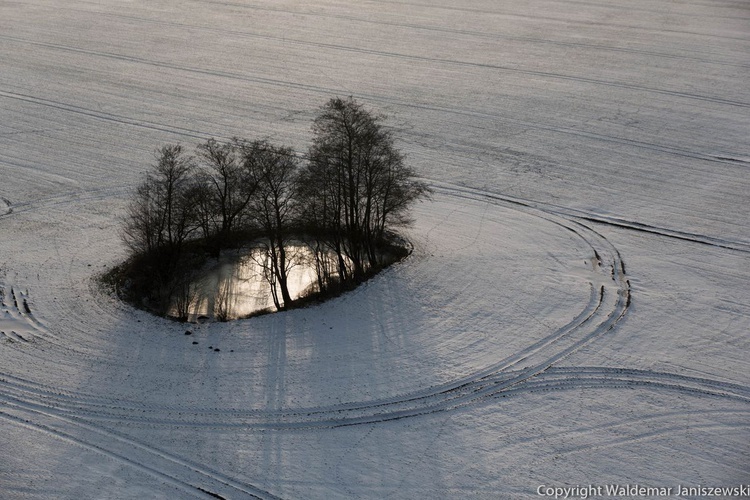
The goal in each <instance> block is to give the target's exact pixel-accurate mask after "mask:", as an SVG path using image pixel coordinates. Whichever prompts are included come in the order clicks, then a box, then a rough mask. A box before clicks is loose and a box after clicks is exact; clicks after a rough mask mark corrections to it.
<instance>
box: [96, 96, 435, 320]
mask: <svg viewBox="0 0 750 500" xmlns="http://www.w3.org/2000/svg"><path fill="white" fill-rule="evenodd" d="M382 122H383V117H382V116H379V115H374V114H373V113H371V112H369V111H368V110H366V109H364V108H363V106H362V105H360V104H359V103H358V102H356V101H355V100H354V99H353V98H351V97H350V98H348V99H340V98H333V99H331V100H330V101H328V102H327V103H326V104H325V105H324V106H323V107H322V108H321V110H320V112H319V114H318V116H317V117H316V118H315V120H314V123H313V128H312V130H313V139H312V144H311V146H310V148H309V151H308V153H307V155H304V156H303V155H297V154H295V152H294V151H293V150H292V149H291V148H289V147H285V146H282V145H275V144H272V143H270V142H268V141H265V140H254V141H250V140H246V139H240V138H234V139H232V140H230V141H227V142H220V141H217V140H215V139H209V140H207V141H206V142H204V143H202V144H200V145H198V146H197V148H196V150H195V154H194V155H190V154H188V153H187V152H186V151H185V149H184V148H183V147H182V146H180V145H165V146H163V147H161V148H160V149H158V150H157V152H156V162H155V164H154V165H153V167H152V169H151V170H150V171H149V172H148V173H147V174H146V175H145V177H144V179H143V181H142V182H141V183H140V185H138V187H137V188H136V189H135V191H134V193H133V196H132V199H131V200H130V202H129V205H128V208H127V212H126V215H125V216H124V217H123V226H122V238H123V241H124V242H125V244H126V245H127V247H128V249H129V251H130V255H129V258H128V260H127V261H126V262H125V263H124V264H123V265H121V266H118V267H117V268H116V269H115V270H113V272H112V273H110V275H109V279H110V282H113V283H115V284H116V285H117V289H118V292H119V293H120V295H121V296H123V297H124V298H126V299H127V300H129V301H130V302H132V303H135V304H137V305H139V306H142V307H146V308H147V309H149V310H152V311H154V312H157V313H158V314H161V315H165V316H167V315H168V316H173V317H175V318H177V319H181V320H186V319H187V318H188V314H189V308H190V304H191V302H192V300H193V293H192V289H191V287H192V286H193V285H192V280H193V278H194V273H195V271H196V269H198V268H200V267H201V266H202V265H204V263H205V262H206V261H207V259H209V258H218V257H219V256H220V255H221V253H222V251H224V250H228V249H237V248H248V249H249V248H252V249H253V250H254V251H256V252H257V251H260V254H261V255H262V256H263V258H262V259H261V261H262V269H263V277H264V279H265V281H266V282H267V283H268V289H269V293H270V294H271V296H272V298H273V304H274V306H275V308H276V309H277V310H282V309H289V308H292V307H296V306H298V305H299V304H300V303H301V302H300V301H298V300H295V298H294V297H292V296H291V294H290V291H289V286H288V283H287V281H288V273H289V270H290V268H291V266H293V265H295V264H296V262H295V258H294V256H292V255H290V254H289V252H290V248H292V246H293V244H294V245H300V244H303V245H305V246H306V248H307V249H308V250H309V251H308V255H309V256H310V257H309V261H310V262H309V263H308V264H309V265H310V266H311V267H312V268H313V269H314V271H315V281H316V282H315V283H314V287H313V288H314V291H313V292H311V293H309V294H308V296H307V297H306V299H307V300H308V301H309V299H311V298H312V299H318V300H320V299H322V298H324V297H327V296H331V295H337V294H339V293H341V292H342V291H345V290H349V289H352V288H354V287H356V286H357V285H358V284H360V283H362V282H363V281H365V280H366V279H368V278H369V277H371V276H372V275H374V274H375V273H377V272H379V271H380V270H381V269H382V268H384V267H385V266H387V265H389V264H390V263H392V262H394V261H395V260H398V259H399V258H402V257H403V256H405V255H406V254H407V253H408V250H407V249H406V247H405V243H404V241H403V240H402V239H401V238H400V237H398V236H397V234H396V233H395V231H394V230H395V229H396V228H397V227H399V226H404V225H405V224H408V222H409V221H410V218H409V209H410V207H411V206H412V205H413V203H414V202H415V201H417V200H419V199H421V198H424V197H426V196H428V195H429V189H428V187H427V186H426V185H425V184H424V183H423V182H420V181H418V180H416V178H415V172H414V171H413V169H411V168H410V167H408V166H407V165H406V164H405V163H404V157H403V155H402V154H401V153H400V152H399V151H398V150H397V149H396V148H395V146H394V138H393V136H392V133H391V132H390V131H389V130H387V129H385V128H384V127H383V125H382ZM215 315H216V317H217V318H218V319H226V314H225V313H223V312H221V311H217V312H215Z"/></svg>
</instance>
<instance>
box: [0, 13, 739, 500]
mask: <svg viewBox="0 0 750 500" xmlns="http://www.w3.org/2000/svg"><path fill="white" fill-rule="evenodd" d="M748 54H750V10H748V8H747V4H745V3H743V2H738V1H733V0H712V1H692V0H690V1H684V2H683V1H679V2H652V1H647V0H633V1H629V2H622V1H615V0H591V1H573V0H530V1H528V2H519V1H511V0H495V1H490V0H466V1H462V2H449V1H448V0H434V1H430V2H426V1H424V0H403V1H395V0H368V1H359V0H355V1H349V0H347V1H344V0H310V1H306V2H301V1H292V0H247V1H244V0H226V1H224V0H221V1H210V0H186V1H182V2H174V1H166V0H148V1H146V0H131V1H128V2H122V1H115V0H101V1H96V2H90V1H84V0H67V1H65V2H60V1H55V0H28V1H23V2H0V299H1V302H2V304H1V305H0V332H1V333H0V497H2V498H3V499H47V498H63V499H80V498H113V499H124V498H134V499H135V498H139V499H140V498H194V497H196V498H215V497H221V498H285V499H293V498H294V499H337V498H367V499H386V498H387V499H416V498H424V499H433V498H493V499H494V498H539V496H538V494H537V491H538V490H537V489H538V487H539V486H540V485H545V486H546V487H562V486H568V487H570V486H576V485H581V486H585V485H606V484H623V485H624V484H631V485H632V484H639V485H646V486H652V487H660V486H661V487H675V486H676V485H678V484H680V485H684V486H698V485H702V486H734V485H739V484H747V483H748V482H750V449H749V448H748V444H749V443H750V357H748V355H747V353H748V352H749V351H750V332H749V331H748V330H749V328H748V327H749V326H750V286H748V283H750V234H748V228H750V209H748V207H749V206H750V134H749V132H750V85H748V82H750V58H749V57H748ZM350 95H351V96H353V97H354V98H355V99H357V100H358V101H359V102H361V103H363V104H364V105H365V106H366V107H367V108H368V109H371V110H373V111H375V112H382V113H385V114H386V115H388V117H389V118H388V120H387V121H386V123H387V125H388V126H389V127H392V128H393V131H394V135H395V137H397V139H398V147H399V148H400V149H401V150H402V151H403V152H404V153H405V154H406V156H407V161H408V162H409V164H410V165H412V166H413V167H414V168H415V169H416V170H417V171H418V172H419V174H420V176H421V177H422V178H423V179H424V180H425V181H426V182H427V183H428V184H429V185H430V186H431V187H432V188H433V189H434V194H433V196H432V200H431V201H426V202H423V203H420V204H418V205H417V206H416V208H415V211H414V224H413V225H412V226H411V227H409V228H408V229H406V230H405V232H404V234H405V235H406V236H407V237H408V238H409V240H410V241H411V242H412V243H413V245H414V252H413V254H412V255H411V256H410V257H408V258H407V259H406V260H405V261H403V262H401V263H399V264H397V265H396V266H394V267H392V268H390V269H389V270H387V271H386V272H384V273H382V274H381V275H379V276H378V277H376V278H375V279H373V280H372V281H370V282H368V283H366V284H365V285H364V286H362V287H361V288H359V289H357V290H356V291H354V292H352V293H349V294H346V295H344V296H342V297H340V298H337V299H335V300H332V301H330V302H328V303H325V304H323V305H320V306H317V307H311V308H307V309H300V310H294V311H291V312H286V313H280V314H275V315H270V316H264V317H259V318H254V319H250V320H243V321H236V322H230V323H213V322H210V323H206V324H202V325H184V324H179V323H176V322H172V321H168V320H165V319H160V318H156V317H153V316H151V315H149V314H147V313H146V312H144V311H140V310H136V309H134V308H133V307H130V306H128V305H126V304H124V303H122V302H120V301H119V300H117V299H116V298H114V297H112V296H110V295H109V294H108V293H107V292H105V291H103V290H102V289H100V287H99V286H98V284H97V281H96V276H97V275H98V274H99V273H102V272H104V271H106V270H107V269H110V268H111V267H112V266H114V265H116V264H117V263H119V262H121V261H122V260H123V259H124V257H125V255H126V251H125V248H124V246H123V244H122V242H121V240H120V237H119V227H120V217H121V215H122V214H123V212H124V208H125V205H126V203H127V200H128V198H129V196H130V194H131V193H132V190H133V187H134V186H135V185H136V184H137V183H138V181H139V179H140V178H141V177H140V176H141V175H142V174H143V172H144V171H146V170H147V169H148V167H149V165H150V164H151V163H152V162H153V152H154V151H155V149H156V148H157V147H159V146H162V145H164V144H167V143H181V144H183V145H185V146H187V147H188V148H192V147H194V145H196V144H197V143H198V142H200V141H203V140H205V139H207V138H209V137H216V138H218V139H228V138H231V137H233V136H240V137H246V138H249V139H269V140H271V141H274V142H277V143H281V144H288V145H290V146H292V147H293V148H294V149H295V150H297V151H298V152H300V153H304V152H305V151H306V148H307V147H308V145H309V141H310V138H311V123H312V119H313V118H314V116H315V115H316V113H317V112H318V110H319V109H320V107H321V106H322V105H323V104H324V103H325V102H326V101H327V100H328V99H330V98H331V97H334V96H340V97H347V96H350ZM186 329H190V330H192V332H193V334H192V335H185V334H184V333H185V330H186ZM194 342H197V344H195V343H194ZM216 349H219V350H218V351H217V350H216Z"/></svg>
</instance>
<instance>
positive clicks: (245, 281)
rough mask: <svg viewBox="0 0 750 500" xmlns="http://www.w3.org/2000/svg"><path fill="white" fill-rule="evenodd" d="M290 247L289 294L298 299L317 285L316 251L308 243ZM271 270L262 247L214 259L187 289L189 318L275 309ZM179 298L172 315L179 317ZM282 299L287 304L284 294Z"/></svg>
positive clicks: (237, 315) (225, 316) (238, 315)
mask: <svg viewBox="0 0 750 500" xmlns="http://www.w3.org/2000/svg"><path fill="white" fill-rule="evenodd" d="M286 250H287V259H288V260H289V266H288V274H287V278H288V286H289V294H290V295H291V297H292V299H297V298H299V297H300V296H302V295H303V294H304V293H305V292H309V291H314V290H315V288H316V275H315V267H314V265H313V254H312V252H311V251H310V249H309V248H308V247H307V246H306V245H291V246H289V247H287V249H286ZM269 269H270V261H269V259H268V256H267V254H266V252H265V250H264V249H260V248H256V249H253V250H249V251H246V252H233V253H231V254H223V255H222V256H221V258H220V259H219V260H218V261H217V260H213V261H212V262H210V263H209V264H207V265H206V266H205V267H204V268H203V269H202V270H200V271H198V272H197V273H196V276H195V278H194V279H193V280H192V281H191V283H190V287H189V289H188V290H186V292H187V293H188V294H189V297H188V298H187V300H189V302H190V305H189V308H188V320H189V321H197V320H199V319H203V318H211V319H220V320H232V319H239V318H246V317H248V316H250V315H252V314H254V313H258V312H261V311H264V310H268V311H273V310H274V309H275V307H274V303H273V296H272V294H271V283H270V282H269V280H268V279H267V278H266V276H268V272H267V271H268V270H269ZM183 297H185V296H184V295H183ZM179 300H180V299H179V298H177V299H175V301H173V307H172V310H171V311H170V315H172V316H179V314H178V312H177V311H178V307H179V306H178V304H177V302H178V301H179ZM183 300H185V298H183ZM279 302H280V303H281V304H283V300H282V299H281V293H279Z"/></svg>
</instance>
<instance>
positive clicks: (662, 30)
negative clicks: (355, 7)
mask: <svg viewBox="0 0 750 500" xmlns="http://www.w3.org/2000/svg"><path fill="white" fill-rule="evenodd" d="M193 2H200V3H204V4H214V5H221V6H231V7H240V8H244V9H250V10H260V11H265V12H281V13H285V14H292V15H303V16H309V17H323V18H329V19H342V20H346V21H361V22H369V23H372V24H376V25H384V26H401V27H407V28H413V29H434V30H435V31H448V32H450V31H456V30H449V29H447V28H446V29H440V28H433V27H424V26H422V25H419V24H411V23H398V22H395V21H392V22H389V21H374V20H372V19H367V18H361V17H356V16H351V15H343V14H329V13H320V12H310V11H299V10H290V9H284V8H281V7H268V6H259V5H248V4H244V3H237V2H229V1H222V0H193ZM408 5H413V6H414V5H417V4H408ZM424 6H425V7H430V8H442V9H451V8H452V9H455V10H459V9H461V8H460V7H440V6H435V5H427V4H425V5H424ZM474 13H476V14H483V15H485V16H486V15H490V14H495V15H498V16H503V17H514V18H519V19H530V20H532V21H538V20H547V21H552V22H556V23H558V24H564V25H570V24H578V25H583V26H605V27H615V28H629V29H632V30H637V31H644V32H647V33H654V32H656V33H665V32H666V33H677V34H686V35H697V36H702V37H707V38H720V39H727V40H739V41H747V40H746V39H745V38H739V37H730V36H725V35H715V34H706V33H696V32H692V31H681V30H669V29H665V28H663V27H660V28H644V27H643V26H637V25H622V24H616V23H603V22H592V21H574V20H571V19H560V18H554V17H542V16H539V15H534V16H528V15H520V14H501V13H497V12H491V11H485V10H480V9H475V10H474ZM469 33H471V31H469Z"/></svg>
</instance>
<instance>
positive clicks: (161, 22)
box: [69, 9, 750, 68]
mask: <svg viewBox="0 0 750 500" xmlns="http://www.w3.org/2000/svg"><path fill="white" fill-rule="evenodd" d="M69 10H76V11H80V12H84V13H87V14H91V13H92V12H91V11H90V10H84V9H69ZM283 12H289V11H283ZM96 15H99V16H102V17H110V18H117V19H127V20H131V21H138V22H139V23H148V24H153V25H157V26H171V27H179V28H186V29H189V30H200V31H203V32H209V33H217V34H231V35H233V36H240V37H246V38H253V39H262V40H271V41H278V42H282V43H285V44H287V43H294V44H299V45H305V46H315V47H326V48H333V49H340V50H344V51H350V50H362V49H359V48H357V47H352V46H348V45H339V44H324V43H320V42H313V41H310V40H301V39H294V38H286V37H278V36H273V35H264V34H261V33H255V32H250V31H240V30H231V29H226V28H213V27H211V26H207V25H201V24H188V23H183V22H177V21H168V20H158V19H153V18H148V17H140V16H133V15H126V14H114V13H111V12H96ZM304 15H312V14H304ZM332 17H334V16H332ZM346 20H347V21H358V22H361V23H364V24H377V25H387V26H393V27H397V28H409V29H416V30H418V31H436V32H443V33H452V34H457V35H463V36H470V37H479V38H485V39H495V40H511V41H518V42H524V43H535V44H542V45H552V46H554V47H577V48H584V49H589V50H600V51H605V52H619V53H626V54H637V55H645V56H650V57H659V58H664V59H679V60H689V61H696V62H700V63H702V64H711V65H718V66H728V67H737V68H750V64H744V63H736V62H729V61H720V60H717V59H716V57H721V56H722V54H721V53H711V56H712V58H704V57H696V56H695V55H685V54H669V53H666V52H657V51H652V50H639V49H633V48H628V47H616V46H612V45H602V44H596V43H586V42H565V41H560V40H550V39H546V38H535V37H530V36H514V35H507V34H503V33H488V32H482V31H470V30H461V29H455V28H443V27H437V26H426V25H414V24H403V23H395V22H393V23H391V22H381V21H374V20H372V19H365V18H346ZM384 53H385V54H392V55H401V56H405V57H411V56H410V55H409V54H397V53H390V52H384ZM438 60H441V61H445V62H448V61H449V60H443V59H438ZM459 62H461V61H459Z"/></svg>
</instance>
